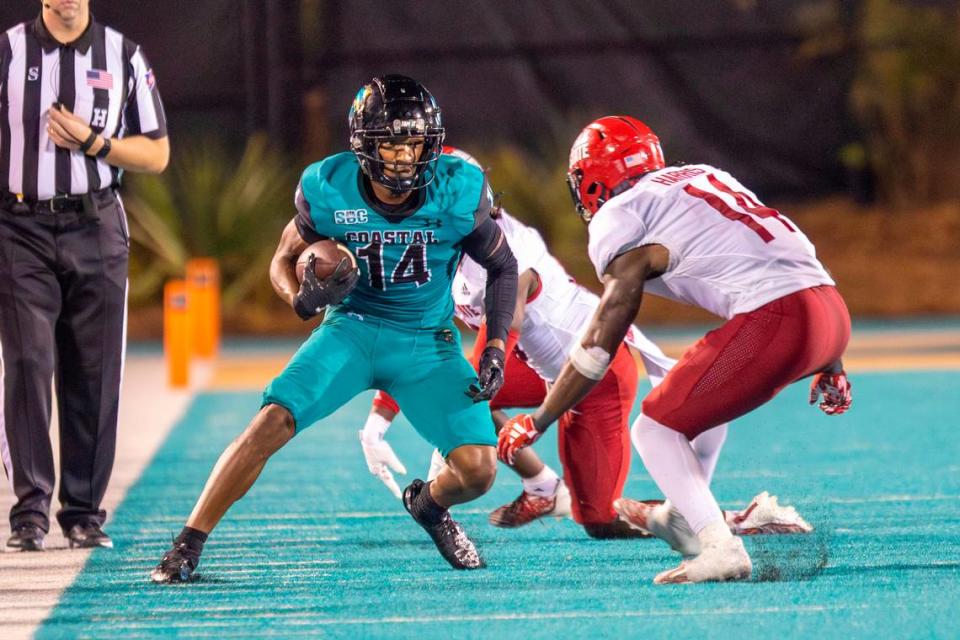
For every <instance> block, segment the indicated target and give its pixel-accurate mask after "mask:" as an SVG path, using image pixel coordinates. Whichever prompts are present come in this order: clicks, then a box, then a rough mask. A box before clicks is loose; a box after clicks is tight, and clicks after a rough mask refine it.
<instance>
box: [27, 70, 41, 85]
mask: <svg viewBox="0 0 960 640" xmlns="http://www.w3.org/2000/svg"><path fill="white" fill-rule="evenodd" d="M39 79H40V67H30V68H29V69H27V80H29V81H30V82H33V81H35V80H39Z"/></svg>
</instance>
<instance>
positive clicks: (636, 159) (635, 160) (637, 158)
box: [623, 151, 650, 167]
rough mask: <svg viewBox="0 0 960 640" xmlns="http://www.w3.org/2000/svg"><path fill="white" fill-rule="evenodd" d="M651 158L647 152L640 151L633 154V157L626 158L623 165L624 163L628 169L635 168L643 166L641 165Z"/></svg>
mask: <svg viewBox="0 0 960 640" xmlns="http://www.w3.org/2000/svg"><path fill="white" fill-rule="evenodd" d="M649 158H650V156H649V155H647V152H646V151H640V152H639V153H635V154H633V155H630V156H626V157H625V158H624V159H623V163H624V164H625V165H627V166H628V167H635V166H637V165H638V164H641V163H643V162H646V161H647V160H648V159H649Z"/></svg>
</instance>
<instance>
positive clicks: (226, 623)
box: [100, 584, 875, 635]
mask: <svg viewBox="0 0 960 640" xmlns="http://www.w3.org/2000/svg"><path fill="white" fill-rule="evenodd" d="M731 586H736V585H735V584H732V585H731ZM873 608H875V607H874V606H872V605H868V604H857V605H844V604H824V605H796V606H787V607H727V608H720V609H679V610H677V609H670V610H666V609H663V610H658V609H650V610H646V611H553V612H550V611H545V612H533V613H517V612H490V613H478V614H464V615H445V616H388V617H383V618H313V617H311V616H310V615H309V613H308V612H305V611H304V610H303V608H302V607H296V608H291V609H290V610H288V611H277V610H276V609H275V608H273V609H271V610H265V611H262V612H257V611H255V610H250V609H249V608H244V609H235V608H230V609H226V608H224V609H223V610H225V611H229V612H230V613H232V614H233V615H223V614H217V613H214V614H212V615H211V613H210V611H211V610H208V611H207V616H206V618H207V619H206V620H182V619H177V618H171V619H168V620H165V621H164V620H162V621H152V620H150V621H147V620H144V621H142V622H140V623H137V624H132V625H130V628H131V630H138V629H149V628H166V629H170V628H189V629H197V628H216V627H227V628H229V627H236V626H238V625H245V624H249V620H251V619H261V620H266V619H284V622H285V624H287V625H296V626H304V627H316V626H327V627H337V626H348V625H383V624H433V623H443V622H487V621H489V620H500V621H513V620H518V621H526V620H578V619H588V620H589V619H597V618H608V619H609V618H651V617H656V618H676V617H681V616H740V615H762V614H771V613H772V614H778V613H795V614H809V613H824V612H832V611H865V610H868V609H873ZM212 611H217V609H213V610H212ZM152 613H153V614H154V615H164V614H166V613H169V614H182V613H183V611H182V609H168V610H153V611H152ZM105 622H109V618H103V619H101V620H100V623H101V624H103V623H105ZM289 631H290V630H288V629H284V632H283V633H284V635H287V634H289ZM313 635H315V632H314V634H313Z"/></svg>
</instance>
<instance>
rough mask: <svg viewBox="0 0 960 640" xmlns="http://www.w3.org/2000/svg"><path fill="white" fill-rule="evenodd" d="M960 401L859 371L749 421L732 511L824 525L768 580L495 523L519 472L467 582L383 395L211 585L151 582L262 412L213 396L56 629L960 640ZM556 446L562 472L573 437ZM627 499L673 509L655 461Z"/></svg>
mask: <svg viewBox="0 0 960 640" xmlns="http://www.w3.org/2000/svg"><path fill="white" fill-rule="evenodd" d="M958 389H960V373H958V372H938V373H933V372H929V373H921V372H911V373H897V374H859V375H856V376H855V378H854V391H855V394H856V401H855V404H854V408H853V410H852V411H851V413H849V414H848V415H846V416H844V417H841V418H828V417H826V416H823V415H821V414H820V413H819V412H818V411H816V410H814V409H811V408H809V407H808V406H807V405H806V402H805V395H806V387H805V385H794V386H793V387H791V388H789V389H787V390H786V391H785V392H784V393H783V394H781V396H780V397H778V398H777V399H776V400H775V401H774V402H772V403H771V404H770V405H768V406H766V407H764V408H762V409H760V410H759V411H757V412H755V413H754V414H752V415H750V416H748V417H746V418H744V419H742V420H740V421H739V422H738V423H736V424H735V425H734V428H733V429H732V430H731V434H730V438H729V439H728V442H727V446H726V449H725V450H724V455H723V457H722V458H721V462H720V466H719V468H718V471H717V475H716V478H715V483H714V488H715V490H716V493H717V495H718V497H719V498H720V499H721V501H722V502H723V503H724V504H725V505H728V506H743V505H744V504H745V503H746V501H747V500H749V498H750V497H752V496H753V495H754V494H755V493H757V492H759V491H760V490H762V489H768V490H770V491H771V492H773V493H776V494H778V495H779V496H780V497H781V499H782V500H783V501H785V502H790V503H794V504H796V505H797V506H798V508H799V509H800V511H801V512H802V513H803V514H804V515H805V516H806V517H807V518H808V519H809V520H810V521H811V522H812V523H813V524H814V525H815V526H816V527H817V528H818V531H817V532H816V533H815V534H812V535H809V536H783V537H776V538H775V537H763V538H761V537H754V538H751V539H748V540H747V547H748V549H749V550H750V552H751V553H752V555H753V557H754V561H755V566H756V571H755V580H754V581H753V582H750V583H745V584H719V585H717V584H715V585H698V586H679V587H655V586H653V585H652V584H651V579H652V577H653V576H654V574H655V573H656V572H658V571H660V570H662V569H664V568H667V567H669V566H672V565H674V564H676V562H677V557H676V556H674V555H672V554H671V553H670V552H669V551H668V549H667V548H666V546H665V545H663V544H662V543H660V542H659V541H654V540H643V541H617V542H600V541H594V540H591V539H589V538H587V537H586V535H585V534H584V533H583V532H582V531H581V530H580V529H579V528H578V527H577V526H576V525H575V524H574V523H573V522H572V521H570V520H566V521H562V522H560V521H550V522H548V523H544V524H540V523H534V524H533V525H531V526H529V527H526V528H523V529H520V530H514V531H505V530H499V529H495V528H493V527H491V526H489V525H488V524H487V523H486V512H487V511H488V510H490V509H492V508H493V507H495V506H497V505H499V504H501V503H503V502H505V501H507V500H509V499H512V498H513V497H514V496H515V495H516V493H517V492H518V491H519V482H518V481H517V479H516V478H515V477H513V476H511V475H510V473H509V472H507V471H502V473H501V476H500V479H499V480H498V482H497V485H496V486H495V487H494V489H493V490H492V491H491V493H490V494H489V495H487V496H485V497H484V498H483V499H481V500H479V501H478V502H477V503H476V504H471V505H468V506H467V508H465V509H464V508H460V509H459V510H457V512H458V513H459V518H460V519H461V520H462V522H463V523H464V524H465V525H466V527H467V529H468V530H469V531H470V532H471V534H472V535H473V536H474V537H475V538H476V540H477V541H478V543H479V545H480V547H481V548H482V551H483V553H484V554H485V556H486V559H487V561H488V562H489V565H490V568H489V569H487V570H485V571H477V572H469V573H462V572H455V571H453V570H451V569H449V568H448V567H447V565H446V564H445V563H444V562H443V561H442V560H441V559H440V557H439V556H438V555H437V553H436V551H435V550H434V547H433V545H432V544H431V543H430V541H429V539H428V538H427V536H426V534H425V533H424V532H423V531H422V530H420V529H419V528H418V527H417V526H416V525H415V524H414V523H413V522H412V521H411V520H410V519H409V517H408V516H407V515H406V513H405V512H404V511H403V508H402V506H401V505H400V504H399V502H398V501H396V500H394V499H393V497H392V496H391V495H390V494H389V493H388V492H387V491H386V489H385V488H384V487H383V486H382V485H381V484H380V483H379V482H378V481H377V480H375V479H374V478H373V477H371V476H370V475H369V474H368V473H367V470H366V466H365V465H364V462H363V457H362V455H361V453H360V448H359V445H358V442H357V429H358V428H359V426H360V423H361V421H362V419H363V418H364V416H365V414H366V411H367V408H368V404H367V403H368V401H369V395H368V394H365V395H363V396H361V397H359V398H357V399H355V400H354V401H353V402H351V403H349V404H348V405H347V406H346V407H344V408H343V409H342V410H341V411H340V412H338V413H337V414H335V415H334V416H332V417H331V418H329V419H328V420H327V421H325V422H324V423H321V424H318V425H316V426H314V427H313V428H311V429H309V430H308V431H306V432H305V433H303V434H301V435H300V436H298V437H297V438H296V439H295V440H294V441H293V442H292V443H291V444H290V445H289V446H288V447H287V448H286V450H284V451H282V452H280V453H279V454H278V455H277V456H275V458H274V459H273V460H271V462H270V463H269V464H268V466H267V468H266V470H265V472H264V473H263V475H262V476H261V478H260V480H259V482H258V483H257V484H256V485H255V486H254V488H253V489H252V490H251V492H250V493H249V495H248V496H247V497H246V498H245V499H244V500H242V501H241V502H240V503H238V504H237V505H236V507H235V508H234V509H233V510H232V511H231V512H230V513H229V514H228V515H227V517H226V519H225V520H224V521H223V523H222V524H221V525H220V527H219V528H218V529H217V530H216V531H215V532H214V534H213V535H212V536H211V539H210V541H209V542H208V544H207V549H206V552H205V554H204V557H203V562H202V563H201V567H200V571H201V573H202V579H201V580H200V581H199V582H196V583H193V584H189V585H176V586H158V585H153V584H150V583H149V582H148V579H147V573H148V571H149V570H150V568H151V567H152V566H153V565H154V564H155V563H156V562H157V560H158V559H159V557H160V555H161V554H162V553H163V551H164V550H165V549H166V547H167V545H168V543H169V541H170V538H171V536H172V535H173V534H175V533H176V532H177V531H178V530H179V528H180V526H181V525H182V523H183V520H184V518H185V517H186V515H187V513H188V512H189V511H190V508H191V506H192V504H193V502H194V500H195V498H196V497H197V494H198V492H199V490H200V487H201V485H202V483H203V481H204V479H205V478H206V476H207V474H208V472H209V471H210V468H211V466H212V465H213V462H214V460H215V459H216V458H217V456H218V455H219V453H220V451H221V450H222V449H223V447H224V446H225V445H226V444H227V443H228V442H229V441H230V440H231V439H232V438H233V437H234V436H235V435H236V434H237V433H238V432H239V431H240V429H241V428H242V427H243V426H244V425H245V424H246V422H247V420H248V418H249V417H250V416H251V415H252V414H253V412H254V411H255V410H256V409H257V407H258V402H259V398H258V395H257V394H252V393H217V394H204V395H201V396H199V397H198V398H197V399H196V401H195V402H194V403H193V405H192V407H191V408H190V410H189V412H188V413H187V415H186V416H185V417H184V418H183V420H182V421H181V422H180V423H179V425H178V426H177V427H176V429H175V430H174V431H173V432H172V434H171V435H170V437H169V438H168V440H167V441H166V443H165V444H164V445H163V447H162V449H161V450H160V451H159V453H158V454H157V456H156V458H155V460H154V461H153V463H152V464H151V465H150V466H149V467H148V468H147V469H146V470H145V472H144V474H143V476H142V478H141V479H140V480H139V481H138V483H137V484H136V485H135V486H134V487H133V488H132V489H131V491H130V493H129V495H128V496H127V498H126V500H125V501H124V503H123V504H122V505H121V507H120V508H119V510H118V511H117V513H116V514H115V516H114V518H113V520H112V521H111V523H110V527H109V531H110V533H111V534H112V535H113V537H114V540H115V542H116V548H115V549H114V550H112V551H109V550H98V551H96V552H95V553H94V554H93V555H92V557H91V559H90V561H89V563H88V564H87V566H86V568H85V569H84V571H83V572H82V573H81V574H80V576H79V577H78V579H77V580H76V582H75V583H74V584H73V585H72V586H71V587H70V588H69V589H68V590H67V591H66V593H65V594H64V595H63V598H62V600H61V601H60V604H59V605H58V606H57V607H56V609H55V610H54V611H53V612H52V614H51V615H50V617H49V618H48V619H47V620H46V622H45V624H44V625H43V626H42V627H41V628H40V630H39V632H38V634H37V637H39V638H55V637H56V638H76V637H91V638H108V637H117V638H132V637H141V636H148V635H161V634H166V635H171V636H172V635H179V636H208V637H209V636H220V637H235V636H246V637H265V636H281V637H287V636H314V637H327V636H333V637H351V638H353V637H389V638H418V639H424V638H440V637H450V638H556V637H617V638H622V637H640V638H665V637H671V638H688V637H697V638H700V637H716V638H751V637H757V638H810V637H817V638H845V639H847V638H866V637H869V638H905V637H914V638H934V637H942V638H952V637H956V635H957V634H958V633H960V631H958V621H960V617H958V615H960V614H958V613H957V603H960V509H958V507H960V462H958V454H960V445H958V435H957V434H958V428H960V425H958V424H957V419H958V418H957V416H958V415H960V411H958V409H960V394H958V393H957V390H958ZM127 427H128V428H135V425H127ZM389 437H390V440H391V441H392V442H393V444H394V446H395V448H396V450H397V452H398V454H399V455H400V457H401V459H403V460H404V461H405V462H406V464H407V466H408V468H410V469H411V473H410V475H408V476H407V479H409V478H412V477H416V476H417V475H421V474H422V473H424V472H425V469H426V466H427V463H428V459H429V454H430V451H429V448H428V447H427V445H426V444H424V443H423V442H422V441H420V440H419V438H418V437H417V436H416V434H415V433H414V432H413V430H412V429H410V428H409V426H408V425H407V423H406V422H404V421H402V420H401V421H398V423H397V424H396V425H395V427H394V428H393V430H392V431H391V432H390V436H389ZM538 449H539V451H540V452H541V453H542V454H544V455H545V457H546V458H547V459H548V462H549V463H550V464H553V465H556V462H557V457H556V454H555V450H554V449H555V439H554V437H549V438H547V439H545V441H544V442H543V443H542V444H540V445H538ZM405 481H406V480H405V479H403V478H401V479H400V482H401V485H403V484H405ZM626 493H627V494H628V495H631V496H634V497H640V498H647V497H651V498H652V497H656V495H657V491H656V489H655V487H654V486H653V484H652V482H651V481H650V480H649V478H648V477H647V476H646V474H645V472H644V471H643V468H642V466H641V465H640V464H639V462H638V461H637V460H636V459H635V460H634V466H633V469H632V473H631V476H630V480H629V483H628V485H627V491H626Z"/></svg>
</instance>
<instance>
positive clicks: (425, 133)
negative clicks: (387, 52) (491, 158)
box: [349, 74, 445, 193]
mask: <svg viewBox="0 0 960 640" xmlns="http://www.w3.org/2000/svg"><path fill="white" fill-rule="evenodd" d="M349 124H350V150H351V151H353V153H354V154H355V155H356V156H357V160H358V161H359V162H360V169H361V170H362V171H363V173H364V174H366V176H367V177H368V178H370V180H373V181H375V182H378V183H380V184H382V185H384V186H385V187H388V188H389V189H390V190H391V191H393V192H394V193H404V192H407V191H412V190H414V189H422V188H423V187H425V186H427V185H428V184H430V182H431V181H433V178H434V176H435V175H436V171H437V162H438V161H439V159H440V153H441V149H442V148H443V138H444V135H445V132H444V129H443V125H442V123H441V120H440V107H439V106H438V105H437V101H436V100H435V99H434V98H433V95H431V94H430V92H429V91H427V89H426V87H424V86H423V85H422V84H420V83H419V82H417V81H416V80H414V79H413V78H408V77H407V76H401V75H396V74H391V75H386V76H383V77H378V78H373V79H372V80H370V81H369V82H367V83H366V84H364V85H363V86H362V87H360V90H359V91H358V92H357V95H356V97H355V98H354V99H353V105H352V106H351V107H350V115H349ZM414 136H416V137H422V138H423V151H422V152H421V153H420V158H419V159H418V160H417V161H416V162H414V163H413V171H412V172H404V175H402V176H401V175H395V176H388V175H387V174H386V173H385V171H384V169H385V164H386V163H385V162H384V161H383V159H382V158H381V157H380V153H379V151H378V148H379V146H380V144H381V143H383V142H389V141H391V140H404V139H407V138H410V137H414Z"/></svg>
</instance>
